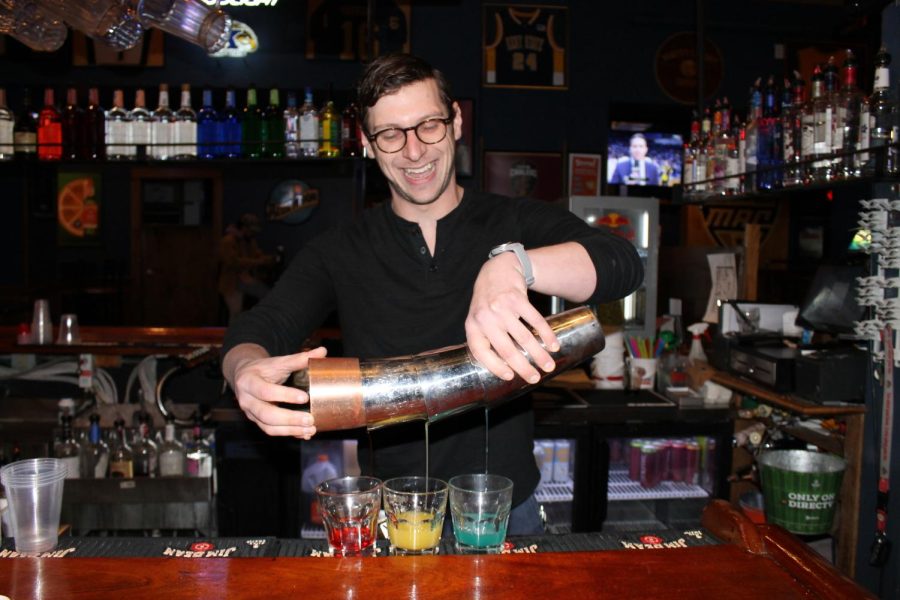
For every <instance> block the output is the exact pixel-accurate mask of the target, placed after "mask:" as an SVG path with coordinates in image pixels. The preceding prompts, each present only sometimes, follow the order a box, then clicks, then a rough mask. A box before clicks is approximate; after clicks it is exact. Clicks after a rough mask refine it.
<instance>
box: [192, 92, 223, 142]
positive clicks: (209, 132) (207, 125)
mask: <svg viewBox="0 0 900 600" xmlns="http://www.w3.org/2000/svg"><path fill="white" fill-rule="evenodd" d="M218 135H219V115H218V113H216V109H215V108H214V107H213V100H212V90H211V89H208V88H207V89H205V90H203V102H202V106H201V107H200V110H199V111H197V154H198V156H200V158H207V159H209V158H215V157H216V155H217V154H218Z"/></svg>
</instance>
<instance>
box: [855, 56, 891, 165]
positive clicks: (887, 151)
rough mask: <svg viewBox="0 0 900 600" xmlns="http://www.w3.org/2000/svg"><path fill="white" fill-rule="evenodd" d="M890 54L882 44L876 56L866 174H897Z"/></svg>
mask: <svg viewBox="0 0 900 600" xmlns="http://www.w3.org/2000/svg"><path fill="white" fill-rule="evenodd" d="M890 64H891V55H890V54H888V52H887V49H886V48H884V47H883V46H882V48H881V50H879V52H878V54H877V55H876V56H875V79H874V85H873V88H872V96H871V97H870V98H869V110H868V117H869V148H871V150H872V151H871V152H869V153H868V157H867V159H866V161H865V164H864V165H863V174H865V175H895V174H896V173H897V170H898V165H897V158H898V157H897V146H892V145H891V144H892V143H893V144H897V143H898V142H900V139H898V138H900V136H898V121H897V105H896V101H895V99H894V97H893V95H892V93H891V84H890V77H891V75H890V69H889V68H888V67H889V66H890Z"/></svg>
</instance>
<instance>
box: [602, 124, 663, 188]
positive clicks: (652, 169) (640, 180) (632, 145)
mask: <svg viewBox="0 0 900 600" xmlns="http://www.w3.org/2000/svg"><path fill="white" fill-rule="evenodd" d="M609 182H610V183H618V184H621V183H624V184H626V185H659V167H658V166H657V164H656V163H655V162H653V160H652V159H649V158H647V138H645V137H644V135H643V134H642V133H636V134H634V135H633V136H631V139H630V140H629V143H628V156H627V157H622V158H620V159H619V162H618V163H616V168H615V170H614V171H613V173H612V176H611V177H610V178H609Z"/></svg>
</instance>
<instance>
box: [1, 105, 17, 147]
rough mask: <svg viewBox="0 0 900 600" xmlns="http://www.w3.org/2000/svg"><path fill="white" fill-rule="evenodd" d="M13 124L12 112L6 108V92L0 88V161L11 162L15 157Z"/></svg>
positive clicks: (14, 121) (14, 122)
mask: <svg viewBox="0 0 900 600" xmlns="http://www.w3.org/2000/svg"><path fill="white" fill-rule="evenodd" d="M15 124H16V120H15V118H13V114H12V111H10V110H9V108H8V107H7V106H6V90H5V89H4V88H0V160H12V158H13V156H14V155H15V146H14V145H13V144H14V143H15V137H14V136H13V129H14V128H15Z"/></svg>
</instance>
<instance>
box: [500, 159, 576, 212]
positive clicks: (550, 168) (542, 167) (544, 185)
mask: <svg viewBox="0 0 900 600" xmlns="http://www.w3.org/2000/svg"><path fill="white" fill-rule="evenodd" d="M483 164H484V183H483V186H482V187H483V189H484V191H486V192H493V193H495V194H502V195H504V196H510V197H512V198H522V197H526V196H527V197H531V198H538V199H539V200H546V201H547V202H555V201H557V200H559V199H560V198H561V197H562V195H563V192H564V190H563V161H562V154H559V153H556V152H494V151H488V152H485V153H484V162H483Z"/></svg>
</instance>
